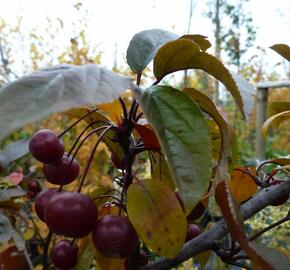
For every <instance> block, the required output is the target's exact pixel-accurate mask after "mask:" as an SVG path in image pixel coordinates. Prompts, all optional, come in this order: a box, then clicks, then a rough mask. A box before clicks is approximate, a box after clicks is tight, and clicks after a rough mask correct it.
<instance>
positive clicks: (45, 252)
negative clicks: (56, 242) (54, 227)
mask: <svg viewBox="0 0 290 270" xmlns="http://www.w3.org/2000/svg"><path fill="white" fill-rule="evenodd" d="M51 238H52V232H51V231H49V232H48V235H47V237H46V239H45V243H44V247H43V270H48V262H47V258H48V247H49V243H50V240H51Z"/></svg>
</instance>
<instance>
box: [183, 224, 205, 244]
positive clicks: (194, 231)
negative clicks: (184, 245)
mask: <svg viewBox="0 0 290 270" xmlns="http://www.w3.org/2000/svg"><path fill="white" fill-rule="evenodd" d="M201 233H202V231H201V229H200V228H199V226H198V225H196V224H188V225H187V233H186V239H185V242H188V241H190V240H191V239H193V238H195V237H196V236H198V235H199V234H201Z"/></svg>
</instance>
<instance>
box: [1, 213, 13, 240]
mask: <svg viewBox="0 0 290 270" xmlns="http://www.w3.org/2000/svg"><path fill="white" fill-rule="evenodd" d="M12 235H13V228H12V225H11V223H10V221H9V219H8V218H7V217H5V216H3V215H1V214H0V243H3V242H6V241H8V240H10V239H11V237H12Z"/></svg>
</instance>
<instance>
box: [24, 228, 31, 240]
mask: <svg viewBox="0 0 290 270" xmlns="http://www.w3.org/2000/svg"><path fill="white" fill-rule="evenodd" d="M33 236H34V230H33V229H30V228H27V229H26V230H25V232H24V233H23V235H22V237H23V239H24V240H25V241H28V240H30V239H31V238H32V237H33Z"/></svg>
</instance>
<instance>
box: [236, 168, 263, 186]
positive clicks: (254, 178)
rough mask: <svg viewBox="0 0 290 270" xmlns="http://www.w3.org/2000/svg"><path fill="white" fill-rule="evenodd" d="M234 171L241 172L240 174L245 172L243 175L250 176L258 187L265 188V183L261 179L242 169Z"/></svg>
mask: <svg viewBox="0 0 290 270" xmlns="http://www.w3.org/2000/svg"><path fill="white" fill-rule="evenodd" d="M234 171H240V172H243V173H245V174H247V175H249V176H250V177H251V178H252V179H253V180H254V181H255V183H256V184H257V185H258V186H263V182H262V181H261V180H260V179H259V177H256V176H254V175H252V174H251V173H250V172H249V171H247V170H244V169H241V168H235V169H234Z"/></svg>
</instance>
